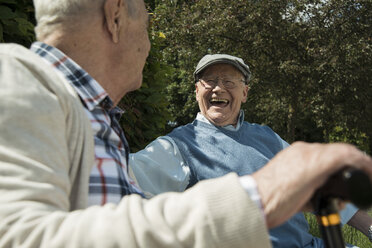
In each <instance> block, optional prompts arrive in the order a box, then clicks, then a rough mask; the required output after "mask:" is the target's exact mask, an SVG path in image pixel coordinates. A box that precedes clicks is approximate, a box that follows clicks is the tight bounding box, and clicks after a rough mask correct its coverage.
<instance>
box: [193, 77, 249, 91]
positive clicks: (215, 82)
mask: <svg viewBox="0 0 372 248" xmlns="http://www.w3.org/2000/svg"><path fill="white" fill-rule="evenodd" d="M208 81H209V82H207V81H206V80H205V79H203V78H199V79H198V82H200V84H201V85H202V86H203V87H204V88H205V89H206V90H212V89H214V88H216V87H217V85H219V82H221V83H222V86H223V88H224V89H229V90H231V89H235V88H236V87H237V86H238V85H239V83H237V82H236V81H232V80H223V79H219V78H217V79H214V80H212V79H208ZM239 81H240V82H241V83H243V84H246V83H245V80H244V79H240V80H239ZM210 82H213V84H210ZM229 82H231V83H233V85H229V84H228V83H229Z"/></svg>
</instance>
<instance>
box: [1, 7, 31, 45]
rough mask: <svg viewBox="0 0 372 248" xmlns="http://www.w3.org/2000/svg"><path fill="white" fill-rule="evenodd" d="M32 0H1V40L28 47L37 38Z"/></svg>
mask: <svg viewBox="0 0 372 248" xmlns="http://www.w3.org/2000/svg"><path fill="white" fill-rule="evenodd" d="M34 23H35V20H34V10H33V5H32V1H28V0H0V42H13V43H18V44H22V45H24V46H26V47H28V46H30V44H31V43H32V42H33V41H34V40H35V35H34Z"/></svg>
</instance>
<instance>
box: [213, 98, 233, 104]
mask: <svg viewBox="0 0 372 248" xmlns="http://www.w3.org/2000/svg"><path fill="white" fill-rule="evenodd" d="M228 102H229V101H228V100H226V99H222V98H212V99H211V100H210V103H228Z"/></svg>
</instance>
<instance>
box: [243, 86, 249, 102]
mask: <svg viewBox="0 0 372 248" xmlns="http://www.w3.org/2000/svg"><path fill="white" fill-rule="evenodd" d="M248 91H249V86H248V85H244V89H243V98H242V103H245V102H246V101H247V98H248Z"/></svg>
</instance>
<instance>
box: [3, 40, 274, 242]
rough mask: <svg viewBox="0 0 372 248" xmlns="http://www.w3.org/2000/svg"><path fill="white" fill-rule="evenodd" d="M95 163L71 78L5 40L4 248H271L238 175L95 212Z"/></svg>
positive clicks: (97, 208)
mask: <svg viewBox="0 0 372 248" xmlns="http://www.w3.org/2000/svg"><path fill="white" fill-rule="evenodd" d="M93 159H94V153H93V135H92V132H91V126H90V123H89V120H88V118H87V116H86V114H85V112H84V109H83V106H82V104H81V103H80V100H79V98H78V97H77V95H76V94H75V92H74V90H73V89H72V88H71V87H70V86H69V85H68V83H67V81H66V80H64V78H63V77H62V76H61V75H59V74H58V73H57V72H56V70H54V69H53V68H51V67H49V66H48V65H46V64H45V63H44V61H43V60H42V59H41V58H39V57H38V56H37V55H35V54H33V53H32V52H30V51H29V50H27V49H25V48H23V47H21V46H19V45H14V44H2V45H0V247H47V248H50V247H66V248H73V247H78V248H81V247H104V248H106V247H151V248H152V247H208V248H209V247H255V248H256V247H257V248H261V247H270V242H269V240H268V235H267V230H266V228H265V225H264V221H263V218H262V215H261V213H260V210H259V209H258V208H257V206H256V205H255V204H254V203H253V202H252V201H251V200H250V198H249V197H248V196H247V193H246V192H245V191H244V190H243V189H242V187H241V185H240V183H239V180H238V177H237V176H236V175H235V174H229V175H227V176H225V177H222V178H220V179H213V180H208V181H205V182H201V183H199V184H197V185H196V186H195V187H193V188H192V189H190V190H188V191H186V192H184V193H166V194H161V195H159V196H156V197H154V198H152V199H151V200H144V199H142V198H140V197H139V196H137V195H133V196H128V197H124V198H123V200H122V201H121V202H120V203H119V204H118V205H114V204H106V205H105V206H93V207H89V208H86V203H87V196H88V180H89V173H90V169H91V166H92V165H93Z"/></svg>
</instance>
